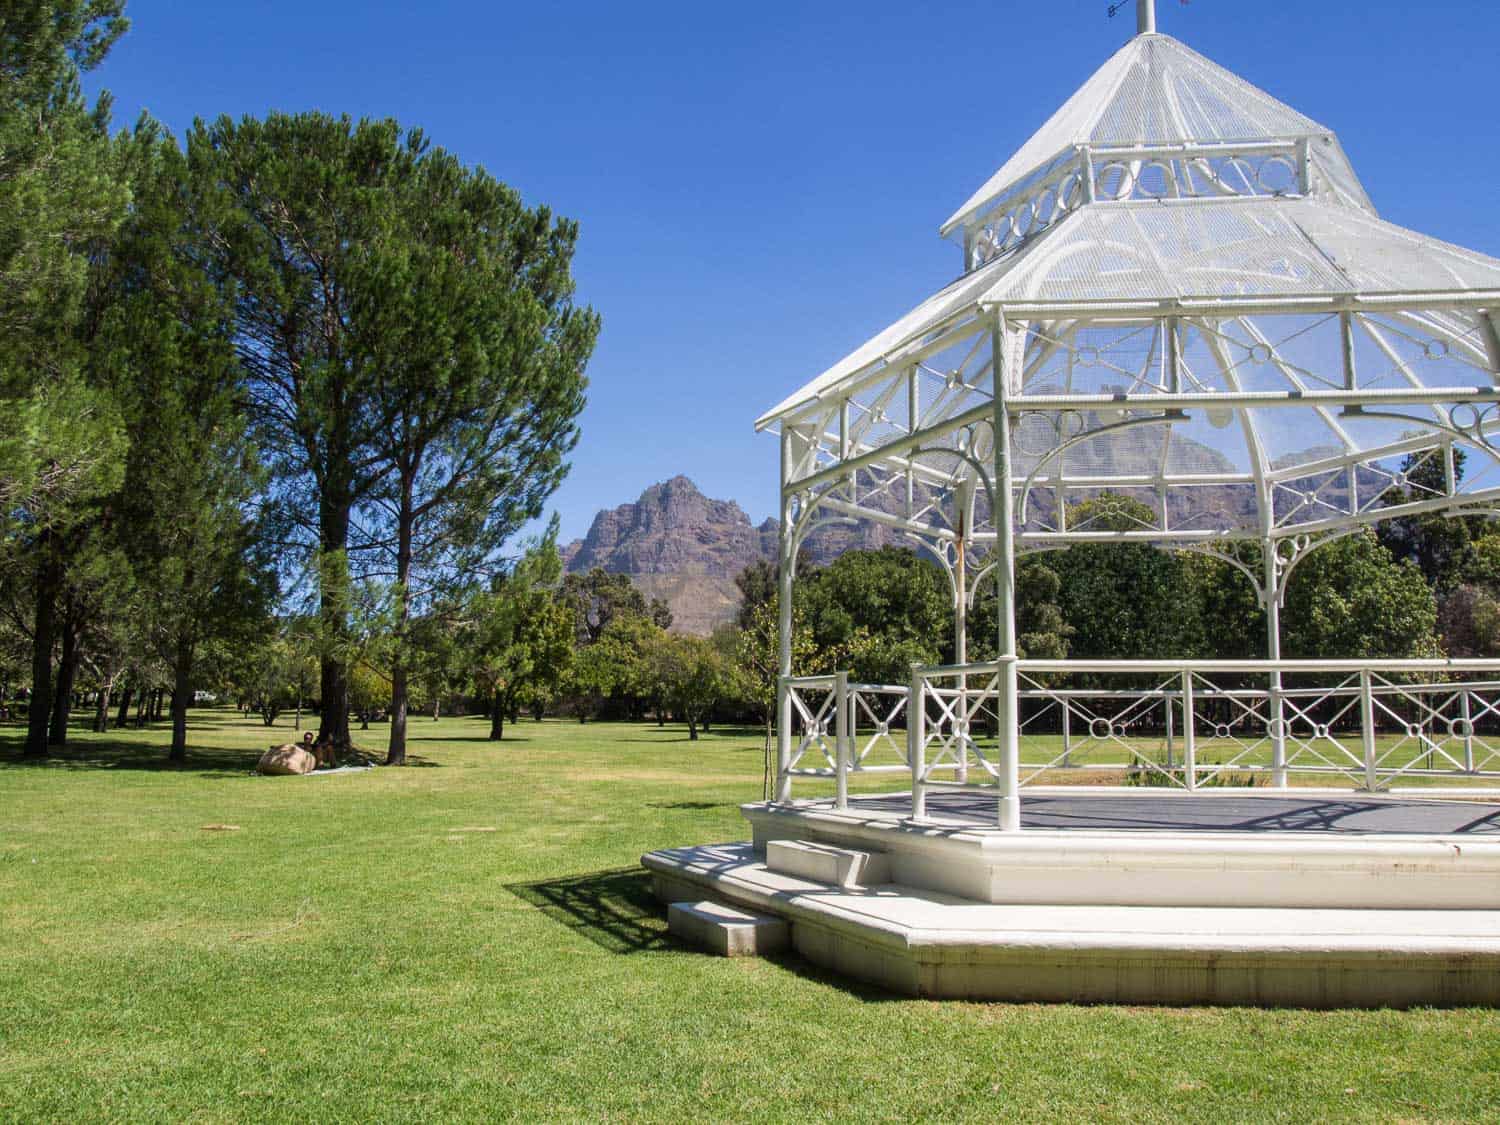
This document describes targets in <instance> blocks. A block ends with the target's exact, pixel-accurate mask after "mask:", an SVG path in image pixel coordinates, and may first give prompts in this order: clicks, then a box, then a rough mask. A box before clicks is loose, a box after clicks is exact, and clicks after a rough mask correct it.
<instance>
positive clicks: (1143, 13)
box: [1135, 0, 1156, 35]
mask: <svg viewBox="0 0 1500 1125" xmlns="http://www.w3.org/2000/svg"><path fill="white" fill-rule="evenodd" d="M1155 31H1156V0H1135V33H1136V34H1137V35H1150V34H1152V33H1154V32H1155Z"/></svg>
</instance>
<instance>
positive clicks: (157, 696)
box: [151, 688, 167, 723]
mask: <svg viewBox="0 0 1500 1125" xmlns="http://www.w3.org/2000/svg"><path fill="white" fill-rule="evenodd" d="M166 696H167V689H166V688H157V689H156V690H155V691H154V692H152V693H151V721H152V722H153V723H159V722H161V708H162V703H163V702H164V701H165V700H166Z"/></svg>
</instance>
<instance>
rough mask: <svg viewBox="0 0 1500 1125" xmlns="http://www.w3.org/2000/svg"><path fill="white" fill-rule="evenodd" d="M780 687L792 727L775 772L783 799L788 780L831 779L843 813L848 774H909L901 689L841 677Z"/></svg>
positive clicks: (798, 678) (905, 691)
mask: <svg viewBox="0 0 1500 1125" xmlns="http://www.w3.org/2000/svg"><path fill="white" fill-rule="evenodd" d="M783 683H784V684H785V687H786V692H787V696H788V702H789V706H790V710H791V724H792V725H791V738H790V740H789V743H790V746H789V754H788V756H787V758H786V760H785V761H784V763H783V765H782V768H781V771H780V772H781V777H782V779H783V788H782V789H781V790H780V792H782V793H783V794H784V795H785V796H789V795H790V789H791V779H792V778H794V777H803V778H813V777H817V778H825V779H826V778H833V779H834V781H835V783H836V794H835V801H836V803H837V805H838V807H839V808H844V807H846V804H847V801H848V796H849V778H850V775H852V774H865V773H869V774H879V773H900V774H905V773H907V772H909V771H910V769H911V765H910V762H909V761H908V759H907V756H906V753H907V730H906V707H907V703H908V700H909V699H910V693H909V691H908V689H907V688H905V687H887V686H884V685H881V684H858V683H850V682H849V676H848V673H847V672H840V673H838V674H836V675H831V676H795V677H791V678H788V679H786V680H784V681H783ZM783 799H784V798H783Z"/></svg>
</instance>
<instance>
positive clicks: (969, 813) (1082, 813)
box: [816, 789, 1500, 836]
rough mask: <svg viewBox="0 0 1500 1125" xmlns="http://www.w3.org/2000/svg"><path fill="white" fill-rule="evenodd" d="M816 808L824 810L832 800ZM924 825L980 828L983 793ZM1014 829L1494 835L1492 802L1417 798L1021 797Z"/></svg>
mask: <svg viewBox="0 0 1500 1125" xmlns="http://www.w3.org/2000/svg"><path fill="white" fill-rule="evenodd" d="M816 805H817V806H820V807H825V808H831V807H832V801H819V802H817V803H816ZM849 811H850V812H851V813H854V814H855V815H860V814H864V815H868V816H870V817H872V818H877V819H881V820H888V819H906V818H908V817H910V816H911V794H910V793H895V794H882V795H878V796H851V797H850V798H849ZM927 814H928V817H929V819H931V820H933V821H937V822H939V823H940V824H941V823H943V822H951V823H953V824H954V826H955V827H956V826H957V825H958V824H964V825H973V826H976V827H981V826H983V827H988V826H991V825H993V824H994V823H995V796H994V792H993V791H991V790H953V789H949V790H935V791H929V793H928V794H927ZM1021 826H1022V828H1047V829H1059V828H1062V829H1070V828H1071V829H1083V830H1095V831H1097V830H1100V829H1109V830H1122V829H1124V830H1132V829H1135V830H1142V831H1158V832H1159V831H1171V832H1338V833H1355V834H1366V835H1367V834H1374V833H1398V834H1403V835H1444V836H1447V835H1490V836H1496V835H1500V802H1495V801H1484V802H1480V801H1473V800H1463V799H1442V798H1431V797H1428V798H1423V797H1362V796H1360V795H1358V794H1350V795H1348V796H1339V797H1330V796H1327V795H1318V796H1307V797H1299V796H1296V795H1292V794H1287V795H1279V794H1278V795H1274V796H1273V795H1270V794H1266V795H1260V794H1255V795H1249V794H1247V795H1243V796H1240V795H1235V796H1219V795H1208V794H1167V795H1158V794H1153V793H1151V792H1149V791H1148V792H1142V793H1140V794H1135V793H1128V794H1124V793H1083V792H1080V793H1068V794H1058V793H1046V794H1023V796H1022V798H1021Z"/></svg>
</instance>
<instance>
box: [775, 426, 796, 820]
mask: <svg viewBox="0 0 1500 1125" xmlns="http://www.w3.org/2000/svg"><path fill="white" fill-rule="evenodd" d="M791 441H792V434H791V427H790V426H784V427H783V428H782V431H781V528H780V531H779V538H778V546H777V552H776V560H777V570H776V598H777V602H776V610H777V614H776V629H777V652H776V788H775V790H774V791H773V793H772V797H773V798H774V799H775V800H777V801H787V800H790V799H791V795H792V779H791V776H790V775H789V774H788V773H787V771H788V770H789V769H791V766H792V696H791V691H790V689H789V688H788V687H787V682H786V681H787V677H788V676H790V675H791V674H792V577H793V575H792V567H793V564H794V562H795V559H794V555H795V551H796V549H795V546H794V544H795V537H794V534H793V532H794V529H793V526H792V496H791V493H790V492H788V491H787V480H788V479H789V477H790V476H791V462H792V457H791Z"/></svg>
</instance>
